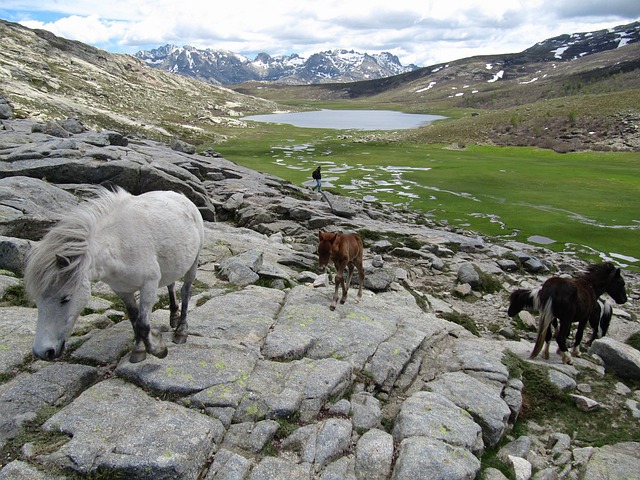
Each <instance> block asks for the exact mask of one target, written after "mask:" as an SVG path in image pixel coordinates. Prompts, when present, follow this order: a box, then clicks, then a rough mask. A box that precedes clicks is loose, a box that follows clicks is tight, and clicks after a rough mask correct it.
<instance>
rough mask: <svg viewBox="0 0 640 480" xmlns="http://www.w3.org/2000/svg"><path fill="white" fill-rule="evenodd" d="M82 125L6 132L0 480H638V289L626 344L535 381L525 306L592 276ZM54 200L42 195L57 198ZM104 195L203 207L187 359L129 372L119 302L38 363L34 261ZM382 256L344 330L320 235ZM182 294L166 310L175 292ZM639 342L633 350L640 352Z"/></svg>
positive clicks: (547, 369)
mask: <svg viewBox="0 0 640 480" xmlns="http://www.w3.org/2000/svg"><path fill="white" fill-rule="evenodd" d="M184 147H185V145H184V144H182V143H181V142H179V141H175V140H174V141H173V142H172V143H171V148H170V147H169V146H167V145H166V144H163V143H159V142H156V141H151V140H145V139H142V138H140V137H127V136H123V135H121V134H119V133H117V132H113V131H102V132H96V131H91V130H88V129H87V128H86V126H85V125H83V124H81V123H80V122H78V121H77V120H73V119H69V120H66V121H60V122H50V123H41V122H38V121H36V120H32V119H22V120H21V119H8V120H4V121H2V127H1V129H0V211H1V212H2V216H0V234H1V235H2V237H0V248H1V251H2V255H0V260H1V261H2V265H0V268H2V269H3V270H2V271H1V272H2V273H1V275H0V289H1V291H2V300H3V303H2V306H1V307H0V316H1V317H2V320H3V321H2V322H0V345H2V348H0V379H1V380H0V381H1V384H0V411H1V412H2V420H0V446H1V449H2V455H1V456H0V465H2V466H1V468H0V478H31V479H45V478H78V477H80V478H96V477H99V478H140V479H174V478H184V479H194V480H195V479H207V480H213V479H222V478H235V479H243V478H249V479H252V480H260V479H265V480H266V479H288V480H292V479H301V480H302V479H304V480H311V479H326V480H328V479H349V480H356V479H381V480H383V479H388V478H393V479H395V480H405V479H406V480H414V479H416V478H447V479H470V478H490V479H504V478H511V479H514V478H518V479H520V478H522V479H529V478H536V479H543V478H545V479H551V478H568V479H578V478H580V479H585V480H596V479H600V478H602V476H601V472H603V471H606V472H608V475H609V478H633V477H634V476H635V475H636V473H637V465H638V462H640V455H639V453H638V452H640V443H638V442H639V441H640V436H639V432H640V424H639V420H638V419H639V418H640V409H639V402H640V389H639V388H638V387H639V385H640V383H639V381H640V352H638V350H635V349H634V348H632V347H631V346H629V345H627V344H625V343H624V342H626V341H627V340H628V339H629V337H630V336H632V334H634V333H636V334H637V332H638V331H639V330H640V326H639V324H638V310H639V308H638V300H639V299H640V295H639V290H638V288H639V286H640V277H639V276H638V275H637V274H633V273H631V272H624V277H625V280H626V282H627V291H628V296H629V301H628V303H626V304H624V305H621V306H616V308H615V310H614V312H615V316H614V319H613V322H612V326H611V329H610V331H609V334H608V336H607V337H605V338H603V339H600V340H596V341H595V342H594V345H593V347H592V349H591V351H590V352H586V351H585V352H584V353H583V356H582V358H575V359H574V365H572V366H569V365H563V364H561V363H560V361H559V356H558V355H556V354H552V355H551V359H550V360H548V361H546V360H542V359H538V360H535V361H530V360H527V357H528V355H529V352H530V351H531V348H532V339H533V338H534V336H535V333H534V331H535V320H534V318H533V317H532V316H530V315H525V314H522V315H520V317H518V318H515V319H510V318H509V317H508V316H507V315H506V308H507V306H508V295H509V293H510V291H511V290H512V289H514V288H516V287H525V288H531V287H534V286H537V285H539V284H540V283H541V282H542V281H543V280H544V279H545V278H546V277H548V276H549V275H552V274H558V273H561V274H573V273H575V272H577V271H578V270H581V269H583V268H584V267H585V264H583V263H582V262H581V261H580V260H578V259H576V258H574V257H567V256H563V255H561V254H557V253H553V252H551V251H548V250H545V249H543V248H540V247H535V246H531V245H526V244H520V243H514V242H506V243H504V244H500V245H498V244H493V243H490V242H488V241H487V240H486V239H483V238H481V237H480V236H478V235H476V234H474V233H472V232H465V231H451V230H450V229H447V228H446V227H444V226H440V225H435V224H429V223H428V220H427V219H425V218H424V217H423V216H421V215H419V214H417V213H407V212H400V211H394V210H390V209H388V210H384V211H382V210H379V209H377V208H375V207H373V206H371V205H368V204H367V205H364V204H360V203H357V202H354V201H351V200H349V199H346V198H342V197H336V196H329V195H326V196H321V195H320V194H317V193H314V192H311V191H310V190H305V189H303V188H299V187H297V186H294V185H291V184H287V183H286V182H284V181H282V180H281V179H278V178H275V177H272V176H267V175H263V174H259V173H256V172H253V171H250V170H248V169H245V168H242V167H239V166H237V165H235V164H233V163H231V162H229V161H227V160H225V159H223V158H220V157H219V156H217V155H216V153H215V152H212V151H208V152H205V154H204V155H195V154H193V153H188V150H187V149H185V148H184ZM44 179H46V181H45V180H44ZM96 184H103V185H119V186H121V187H123V188H125V189H127V190H129V191H131V192H132V193H134V194H139V193H142V192H145V191H149V190H154V189H171V190H178V191H181V192H183V193H185V194H186V195H187V196H188V197H189V198H190V199H192V201H193V202H194V203H195V204H196V205H197V206H198V207H199V209H200V211H201V212H202V215H203V217H204V219H205V221H206V244H205V247H204V250H203V253H202V256H201V259H200V265H199V269H198V282H197V286H196V291H195V292H194V297H193V299H192V302H191V308H190V312H189V317H188V321H189V328H190V336H189V339H188V341H187V343H186V344H184V345H174V344H171V343H170V335H171V334H170V332H168V316H169V313H168V310H167V307H166V306H165V303H164V302H163V301H161V302H160V303H159V305H158V309H157V310H156V311H155V312H154V314H153V320H152V321H153V325H154V327H155V328H157V329H159V330H161V331H163V332H165V335H166V337H167V339H166V341H167V342H168V344H169V345H170V346H169V354H168V356H167V357H166V358H164V359H157V358H155V357H148V358H147V359H146V360H144V361H143V362H141V363H136V364H132V363H130V362H129V361H128V352H129V351H130V349H131V347H132V338H133V335H132V329H131V325H130V323H129V322H128V321H126V319H125V313H124V311H123V307H122V304H121V303H120V302H119V301H117V299H116V297H115V296H114V295H113V293H112V292H111V290H110V289H109V288H108V287H107V286H106V285H104V284H100V283H97V284H95V285H94V286H93V296H92V298H91V301H90V304H89V306H88V308H87V309H86V310H85V311H84V312H83V315H82V316H81V318H80V319H79V321H78V322H77V324H76V326H75V329H74V331H73V333H72V336H71V337H70V339H69V341H68V342H67V353H66V354H65V355H64V356H63V357H62V358H61V359H60V360H58V361H55V362H43V361H35V360H34V358H33V357H32V355H31V342H32V340H33V335H34V330H35V325H36V319H37V310H36V309H35V308H34V306H33V305H32V304H30V303H29V302H28V301H25V299H24V298H23V295H22V280H21V272H22V266H23V261H24V257H25V254H26V252H27V251H28V249H29V248H30V245H31V242H33V241H37V240H38V239H39V238H41V237H42V235H43V234H44V232H45V231H46V230H47V229H49V228H50V227H51V226H52V225H53V224H54V223H55V222H56V221H57V220H58V219H60V218H61V217H62V216H64V215H66V214H67V213H68V212H69V210H70V209H71V208H73V207H75V206H76V205H78V204H79V203H80V202H82V200H83V199H85V198H87V197H89V196H91V194H92V189H93V187H94V185H96ZM320 229H325V230H329V231H348V230H356V231H358V232H359V233H360V234H361V235H362V236H363V237H364V239H365V271H366V279H365V283H364V287H365V294H364V296H363V299H362V301H361V302H360V303H359V304H356V303H354V293H353V292H350V296H349V298H348V299H347V302H346V303H345V304H344V305H339V306H338V308H337V309H336V310H335V311H331V310H330V309H329V303H330V301H331V297H332V295H333V290H334V288H333V285H332V284H331V277H330V276H327V275H326V274H325V275H318V274H317V273H315V270H316V268H315V265H316V262H317V256H316V254H315V249H316V239H317V234H318V231H319V230H320ZM159 293H161V294H162V293H164V292H162V291H161V292H159ZM636 336H637V335H636Z"/></svg>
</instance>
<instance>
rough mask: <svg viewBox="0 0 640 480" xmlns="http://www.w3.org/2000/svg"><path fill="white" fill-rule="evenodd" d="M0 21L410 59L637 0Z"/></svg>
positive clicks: (177, 10)
mask: <svg viewBox="0 0 640 480" xmlns="http://www.w3.org/2000/svg"><path fill="white" fill-rule="evenodd" d="M0 18H2V19H4V20H8V21H11V22H18V23H21V24H23V25H25V26H27V27H29V28H44V29H46V30H50V31H51V32H53V33H55V34H56V35H59V36H62V37H65V38H69V39H73V40H79V41H81V42H84V43H87V44H89V45H93V46H96V47H99V48H102V49H105V50H107V51H110V52H113V53H131V54H132V53H135V52H137V51H139V50H148V49H151V48H156V47H159V46H162V45H165V44H168V43H171V44H175V45H178V46H183V45H192V46H194V47H199V48H213V49H226V50H230V51H233V52H236V53H241V54H243V55H246V56H247V57H249V58H253V57H255V55H256V54H258V53H260V52H266V53H268V54H270V55H283V54H290V53H298V54H300V55H302V56H303V57H306V56H309V55H310V54H312V53H315V52H319V51H324V50H331V49H334V48H345V49H349V50H351V49H353V50H356V51H358V52H367V53H378V52H383V51H386V52H391V53H393V54H395V55H397V56H398V57H399V58H400V60H401V62H402V63H403V64H405V65H406V64H409V63H415V64H417V65H419V66H428V65H434V64H436V63H441V62H446V61H450V60H456V59H459V58H464V57H468V56H472V55H482V54H496V53H515V52H520V51H522V50H524V49H526V48H528V47H530V46H532V45H534V44H535V43H536V42H538V41H541V40H545V39H547V38H550V37H554V36H557V35H561V34H564V33H574V32H588V31H593V30H600V29H604V28H610V27H613V26H616V25H621V24H626V23H631V22H634V21H637V20H640V1H638V0H516V1H513V0H512V1H505V0H449V1H443V0H421V1H417V0H395V1H389V0H367V1H364V0H316V1H314V2H305V1H300V0H277V1H270V0H262V1H256V0H250V1H247V0H235V1H226V0H225V1H222V2H220V1H211V0H209V1H201V0H181V1H175V0H110V1H104V0H84V1H82V2H80V1H77V0H2V2H1V3H0Z"/></svg>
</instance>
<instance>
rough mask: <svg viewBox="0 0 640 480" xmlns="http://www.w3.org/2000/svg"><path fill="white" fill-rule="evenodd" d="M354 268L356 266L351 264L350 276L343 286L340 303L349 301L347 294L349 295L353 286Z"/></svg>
mask: <svg viewBox="0 0 640 480" xmlns="http://www.w3.org/2000/svg"><path fill="white" fill-rule="evenodd" d="M354 268H355V266H354V265H353V263H351V262H349V276H348V277H347V281H346V282H344V283H343V284H342V298H341V299H340V303H344V302H346V301H347V293H349V287H350V286H351V278H352V277H353V269H354Z"/></svg>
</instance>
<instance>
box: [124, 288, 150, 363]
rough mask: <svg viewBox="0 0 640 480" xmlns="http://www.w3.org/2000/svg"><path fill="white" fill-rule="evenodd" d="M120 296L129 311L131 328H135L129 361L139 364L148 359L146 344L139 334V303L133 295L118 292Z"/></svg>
mask: <svg viewBox="0 0 640 480" xmlns="http://www.w3.org/2000/svg"><path fill="white" fill-rule="evenodd" d="M116 293H117V294H118V296H119V297H120V298H121V299H122V301H123V302H124V307H125V309H126V310H127V316H128V317H129V321H130V322H131V326H132V327H133V333H134V335H135V339H134V342H135V343H134V345H133V350H131V355H129V361H130V362H131V363H138V362H141V361H142V360H144V359H145V358H147V350H146V348H145V346H144V342H143V341H142V338H140V336H139V335H138V334H137V331H136V324H137V323H138V316H139V310H138V302H137V301H136V297H135V295H134V294H133V293H122V292H116Z"/></svg>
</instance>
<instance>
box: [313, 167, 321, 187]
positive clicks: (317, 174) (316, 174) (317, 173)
mask: <svg viewBox="0 0 640 480" xmlns="http://www.w3.org/2000/svg"><path fill="white" fill-rule="evenodd" d="M311 176H312V177H313V179H314V180H315V181H316V185H315V186H314V187H313V188H312V189H311V190H315V189H316V188H317V189H318V192H321V191H322V182H321V180H322V175H321V174H320V167H318V168H316V169H315V170H314V171H313V173H312V174H311Z"/></svg>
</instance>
